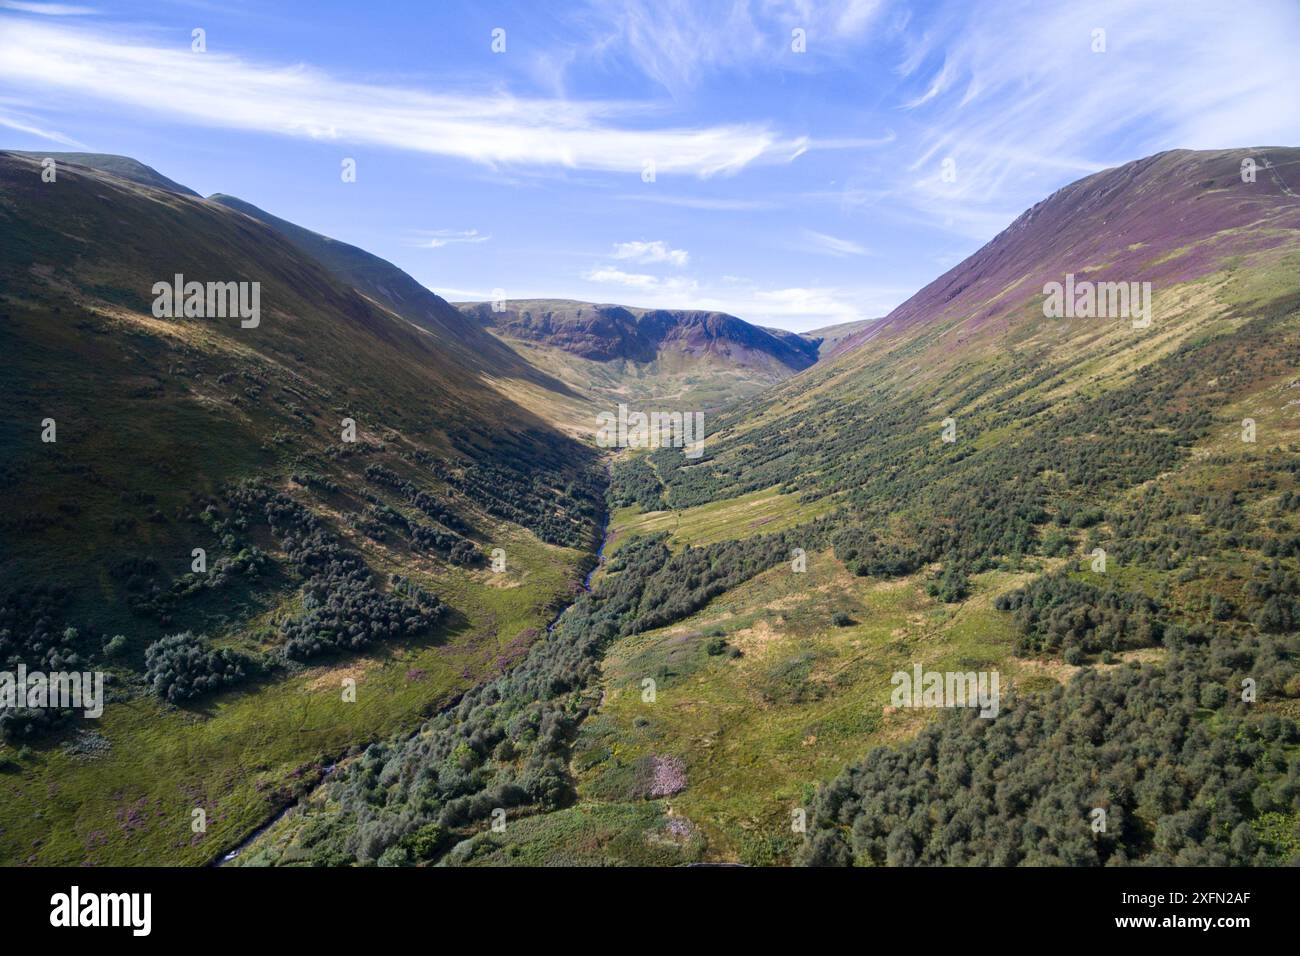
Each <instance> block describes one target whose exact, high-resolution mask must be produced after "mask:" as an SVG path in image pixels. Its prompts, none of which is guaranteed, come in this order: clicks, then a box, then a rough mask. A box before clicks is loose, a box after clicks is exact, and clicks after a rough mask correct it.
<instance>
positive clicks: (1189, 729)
mask: <svg viewBox="0 0 1300 956" xmlns="http://www.w3.org/2000/svg"><path fill="white" fill-rule="evenodd" d="M1246 155H1250V156H1255V157H1259V158H1260V159H1261V160H1262V159H1267V160H1268V162H1269V165H1268V166H1267V167H1263V168H1262V169H1261V175H1260V177H1259V179H1258V181H1257V182H1255V183H1245V182H1242V180H1241V177H1240V176H1238V175H1236V173H1235V170H1237V169H1239V164H1240V159H1241V157H1242V156H1246ZM1298 160H1300V150H1293V149H1268V150H1263V149H1257V150H1249V151H1247V150H1238V151H1231V152H1221V153H1220V152H1210V153H1190V152H1182V151H1180V152H1176V153H1167V154H1161V155H1159V156H1156V157H1152V158H1150V159H1147V160H1142V161H1139V162H1136V163H1131V164H1128V165H1126V166H1123V167H1119V168H1117V169H1114V170H1109V171H1107V172H1105V173H1101V174H1098V175H1096V176H1092V177H1089V178H1088V179H1085V180H1082V181H1081V182H1080V183H1076V184H1074V185H1073V186H1070V187H1067V188H1066V189H1064V190H1061V191H1060V192H1058V193H1057V194H1056V195H1054V196H1053V197H1051V198H1049V199H1048V200H1046V201H1044V202H1043V203H1040V204H1039V205H1038V206H1036V207H1034V209H1033V210H1030V211H1029V212H1027V213H1026V214H1025V215H1024V216H1022V217H1021V218H1020V219H1019V220H1017V223H1016V224H1015V225H1013V226H1012V227H1011V228H1009V229H1008V230H1007V231H1005V232H1004V233H1002V234H1001V235H999V236H998V237H997V238H995V239H994V240H993V241H992V242H990V243H989V244H988V245H987V246H985V247H984V248H983V249H981V250H980V251H979V252H977V253H976V254H975V255H974V256H972V257H971V258H970V259H968V260H967V261H965V262H963V263H962V264H960V265H959V266H957V267H956V268H955V269H954V270H952V271H951V272H949V273H947V274H946V275H945V276H943V277H941V278H940V279H938V280H936V281H935V282H934V283H932V284H931V285H929V286H927V287H926V289H924V290H922V291H921V292H920V293H918V295H917V296H915V297H914V298H913V299H911V300H909V301H908V302H906V303H904V304H903V305H902V306H900V307H899V308H898V309H897V310H895V312H894V313H892V314H891V315H890V316H888V317H887V318H886V319H885V320H884V321H883V322H882V323H879V324H878V325H873V326H870V327H868V328H866V329H864V330H861V331H860V332H859V333H858V334H857V335H856V336H855V338H856V344H855V342H854V339H848V340H846V341H845V342H844V343H843V344H841V346H840V348H839V350H838V353H837V356H836V357H834V358H833V359H832V360H831V361H830V362H828V363H819V364H818V365H816V366H814V367H812V368H811V369H808V370H806V371H804V372H803V373H802V374H799V375H796V376H794V377H792V378H790V379H789V380H787V381H784V382H782V383H780V384H778V385H776V386H775V387H773V388H771V389H769V390H767V391H765V392H764V393H762V394H760V395H757V396H755V397H753V398H751V399H749V400H747V401H744V402H739V403H737V404H735V405H733V406H732V407H731V408H729V409H728V410H726V411H725V412H724V413H723V414H722V415H721V416H718V417H717V418H716V419H715V420H714V423H713V426H712V429H711V433H710V435H709V438H708V440H707V441H706V443H705V454H704V456H703V458H701V459H697V460H691V459H687V458H684V457H683V456H682V454H681V452H680V451H679V450H676V449H666V450H662V451H659V452H656V453H653V454H651V455H648V456H644V457H638V458H632V459H620V460H618V461H616V462H615V464H614V469H613V486H612V488H611V492H610V498H611V502H612V503H613V504H614V505H616V506H617V507H616V510H615V512H614V519H613V522H612V525H611V531H612V533H613V542H612V543H611V544H610V545H609V547H608V549H607V550H608V553H609V555H610V558H609V561H608V563H607V565H606V566H605V567H604V568H603V569H602V570H601V571H600V572H599V573H598V574H597V576H596V578H595V582H594V590H593V592H592V593H591V594H590V595H587V596H584V597H583V598H581V599H580V600H579V602H577V603H576V604H575V605H574V607H573V608H571V609H570V610H569V611H568V612H567V613H566V614H565V615H564V616H563V617H562V618H561V619H560V622H559V624H558V626H557V628H556V631H555V633H554V635H553V636H552V638H551V639H549V640H548V641H547V642H546V643H545V644H539V645H538V646H537V647H536V648H535V649H534V651H533V652H532V653H531V654H530V655H529V657H528V659H527V660H526V661H525V662H524V664H522V665H521V667H520V668H519V669H517V670H516V671H514V672H512V673H511V674H510V675H507V676H504V677H502V678H500V679H498V680H497V681H494V682H491V683H489V684H485V685H483V686H482V687H480V688H477V689H476V690H475V692H474V693H473V694H471V695H470V696H468V697H467V699H466V702H465V703H463V704H462V707H461V708H459V709H458V711H457V712H455V713H452V714H447V715H443V716H441V717H439V718H437V719H436V720H433V721H430V722H429V723H428V724H426V726H425V727H424V729H423V731H422V733H421V734H420V735H419V736H417V737H415V738H394V739H393V740H391V741H390V742H389V743H387V744H386V745H385V746H384V747H382V748H378V749H376V750H374V751H372V752H371V753H370V754H368V755H367V758H366V760H365V761H364V762H361V763H359V764H358V765H356V766H355V767H352V768H349V769H348V770H347V771H346V772H345V773H344V774H343V775H342V776H341V777H340V778H339V779H337V780H335V781H334V782H333V783H332V784H331V785H330V786H328V787H326V788H321V789H320V790H318V791H317V792H316V793H315V794H313V796H312V797H311V798H310V800H309V801H307V802H306V803H304V804H303V807H302V810H301V811H300V812H299V813H298V814H296V815H292V816H291V817H289V818H286V820H285V821H283V823H282V824H281V825H280V826H278V827H276V828H274V829H273V830H272V831H271V832H270V833H269V834H268V835H267V837H266V838H265V839H264V840H262V841H260V842H259V844H258V846H257V847H256V848H255V852H254V853H253V854H252V855H251V856H250V857H249V858H248V862H251V863H290V862H298V863H304V862H314V863H322V862H337V861H340V860H348V861H354V860H355V861H361V862H367V861H372V860H378V861H380V862H383V863H386V864H392V865H409V864H427V863H432V862H438V863H445V864H455V865H476V864H511V863H518V864H534V865H535V864H574V863H610V862H617V863H642V864H645V863H683V862H693V861H700V860H714V861H739V862H746V863H753V864H764V863H789V862H800V863H808V864H823V865H843V864H850V863H853V864H858V865H917V864H920V865H935V864H949V865H972V864H975V865H1002V866H1005V865H1018V864H1040V865H1041V864H1062V863H1065V864H1071V865H1102V864H1111V865H1114V864H1126V863H1148V864H1164V865H1168V864H1175V863H1176V864H1182V865H1204V864H1207V863H1208V864H1223V863H1237V864H1252V865H1271V864H1278V863H1286V862H1295V861H1296V859H1297V858H1298V857H1297V853H1300V785H1298V784H1297V781H1300V733H1298V732H1297V727H1296V720H1297V718H1298V717H1300V675H1298V674H1297V668H1296V660H1297V659H1298V655H1300V644H1298V643H1297V636H1296V634H1297V632H1296V622H1297V621H1300V483H1298V482H1300V466H1298V465H1297V462H1300V455H1298V452H1300V399H1298V398H1297V395H1300V391H1298V390H1300V379H1298V378H1297V369H1298V368H1300V280H1297V276H1300V231H1297V226H1298V225H1300V200H1297V199H1296V198H1295V196H1294V192H1295V190H1296V188H1297V187H1298V186H1300V178H1298V177H1300V163H1298V162H1297V161H1298ZM1261 166H1262V163H1261ZM1067 273H1068V274H1073V275H1075V276H1076V277H1079V278H1081V279H1084V280H1095V281H1124V282H1134V281H1136V282H1144V281H1149V282H1151V283H1152V292H1153V297H1154V298H1153V301H1152V309H1151V312H1150V318H1151V321H1150V323H1149V324H1142V323H1138V324H1137V325H1136V326H1135V324H1134V321H1133V319H1132V317H1123V316H1115V315H1110V316H1106V317H1101V318H1073V319H1065V318H1048V317H1047V316H1045V315H1044V307H1043V305H1044V298H1045V293H1044V285H1045V284H1046V283H1048V282H1052V281H1058V282H1059V281H1062V280H1063V279H1064V278H1065V275H1066V274H1067ZM1247 420H1248V421H1247ZM796 549H798V550H796ZM801 565H802V566H801ZM915 667H920V668H924V669H926V670H932V671H939V672H941V673H946V672H962V673H965V672H970V673H972V674H973V675H974V674H976V673H978V674H980V675H983V676H984V677H988V676H989V675H990V674H991V673H997V674H999V675H1000V677H1001V679H1002V681H1003V683H1002V694H1003V697H1002V700H1001V703H1000V711H999V713H1000V715H1001V716H999V717H998V718H997V719H995V720H988V721H986V720H982V719H981V718H980V717H979V716H977V715H976V713H975V712H974V711H968V710H965V709H951V710H949V709H943V708H940V709H938V710H934V709H931V710H923V709H911V708H908V707H906V706H902V707H899V706H894V705H893V704H892V703H891V700H892V699H893V698H892V695H891V683H892V682H891V676H892V675H893V674H894V673H895V672H898V671H901V672H903V673H906V674H910V673H911V672H912V670H913V668H915ZM525 717H526V718H527V720H529V721H536V722H540V723H539V724H538V726H541V727H544V728H549V729H550V731H552V732H548V733H546V734H542V735H539V736H538V737H537V738H532V737H526V738H521V737H519V736H518V735H517V734H515V733H514V732H513V731H512V728H514V727H516V726H518V724H519V722H520V721H522V720H524V719H525ZM451 754H460V755H461V759H462V761H463V762H462V766H463V767H468V768H470V769H471V770H472V773H473V775H474V777H473V783H472V784H471V785H469V786H467V787H466V786H461V785H460V782H459V781H451V780H444V779H443V778H442V777H441V776H439V777H438V780H437V782H436V783H431V784H429V785H428V786H425V787H422V788H419V789H416V788H413V787H408V786H405V785H403V784H400V783H399V784H397V785H392V786H387V785H384V784H383V783H382V781H386V780H387V781H408V780H417V779H423V778H424V777H425V776H427V774H429V773H430V771H431V770H432V768H435V767H439V766H442V765H444V761H446V760H447V759H448V757H449V755H451ZM543 768H544V770H543ZM521 774H522V776H521ZM493 807H504V808H508V811H507V812H508V816H509V819H510V820H511V821H512V823H511V824H510V825H509V826H508V827H507V828H506V830H505V831H502V832H493V831H491V830H489V829H488V828H487V827H486V825H485V821H486V819H487V817H488V815H489V813H490V812H491V808H493ZM1097 810H1102V811H1104V813H1105V814H1106V819H1107V820H1108V821H1109V825H1108V826H1107V827H1106V828H1104V829H1102V830H1097V829H1096V828H1095V827H1094V826H1093V823H1094V821H1095V820H1096V819H1097V815H1096V811H1097ZM801 824H802V826H801Z"/></svg>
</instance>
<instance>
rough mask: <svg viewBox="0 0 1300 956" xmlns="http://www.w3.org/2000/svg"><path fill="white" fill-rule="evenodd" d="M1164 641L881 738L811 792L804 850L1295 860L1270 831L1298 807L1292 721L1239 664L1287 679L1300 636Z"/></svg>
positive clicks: (1071, 861) (868, 860)
mask: <svg viewBox="0 0 1300 956" xmlns="http://www.w3.org/2000/svg"><path fill="white" fill-rule="evenodd" d="M1166 644H1167V645H1168V646H1169V648H1170V652H1169V656H1168V659H1167V661H1166V662H1165V663H1164V664H1163V665H1161V666H1151V665H1146V666H1139V665H1129V664H1126V665H1122V666H1119V667H1114V668H1107V669H1105V670H1097V669H1092V668H1088V669H1085V670H1083V671H1080V672H1079V674H1078V675H1076V676H1075V677H1074V678H1073V679H1072V680H1071V681H1070V683H1069V684H1067V685H1065V686H1063V687H1062V686H1058V687H1056V688H1054V689H1053V690H1052V691H1051V692H1050V693H1048V694H1046V695H1044V696H1042V697H1034V696H1030V697H1018V698H1015V699H1013V700H1012V701H1011V702H1010V704H1009V705H1007V706H1004V708H1003V710H1002V712H1001V713H1000V714H999V715H998V717H997V718H996V719H994V720H985V719H982V718H980V717H979V716H977V714H976V713H975V712H973V711H967V710H958V711H947V712H945V713H944V714H943V715H942V716H941V717H940V718H939V719H938V720H936V721H935V723H933V724H932V725H930V726H929V727H927V728H926V729H925V730H923V731H922V732H921V733H920V735H919V736H918V737H917V738H916V739H914V740H912V741H911V742H908V743H905V744H903V745H902V746H900V747H898V748H897V749H892V748H887V747H880V748H876V749H874V750H872V751H871V752H870V753H869V754H868V755H867V757H866V758H865V759H864V760H862V761H861V762H860V763H858V764H856V765H854V766H852V767H850V768H849V769H847V770H846V771H845V772H844V773H842V774H841V775H840V776H838V777H837V778H836V779H834V780H833V781H831V782H830V783H829V784H827V785H825V786H823V787H822V788H821V789H820V790H819V791H818V793H817V796H816V798H815V799H814V801H813V803H812V806H811V807H810V808H809V809H808V829H807V834H806V840H805V843H804V845H803V847H802V849H801V850H800V853H799V860H800V862H802V863H805V864H809V865H823V866H825V865H850V864H853V865H859V866H873V865H874V866H882V865H883V866H916V865H920V866H929V865H946V866H1014V865H1031V866H1032V865H1039V866H1041V865H1051V864H1058V865H1059V864H1066V865H1071V866H1100V865H1116V864H1135V863H1143V864H1154V865H1164V866H1168V865H1186V866H1206V865H1227V864H1237V865H1260V864H1278V863H1289V864H1290V865H1297V864H1300V855H1297V851H1296V849H1295V847H1294V846H1293V845H1291V844H1290V843H1289V842H1288V841H1287V840H1286V839H1285V838H1283V837H1278V836H1276V835H1275V834H1278V833H1280V832H1284V831H1285V822H1286V821H1287V820H1291V821H1294V820H1295V819H1296V814H1297V812H1300V757H1298V756H1297V749H1296V745H1297V743H1300V735H1298V734H1297V729H1296V725H1295V723H1294V721H1292V720H1291V719H1290V718H1289V717H1284V716H1281V715H1280V714H1279V713H1278V712H1277V711H1276V710H1274V709H1271V708H1268V707H1266V706H1263V705H1262V704H1261V703H1246V702H1243V700H1242V699H1241V694H1242V690H1241V688H1242V681H1243V680H1244V679H1245V678H1251V679H1253V680H1255V681H1256V682H1257V686H1258V694H1259V698H1258V700H1259V701H1261V702H1262V701H1276V700H1278V699H1280V698H1281V697H1282V696H1283V695H1284V694H1286V693H1287V692H1288V690H1287V683H1286V682H1287V681H1288V679H1293V677H1294V673H1295V665H1294V661H1295V656H1296V655H1297V653H1300V639H1298V638H1297V636H1296V635H1295V634H1291V635H1287V636H1285V637H1281V636H1271V635H1266V636H1262V637H1255V638H1251V639H1248V640H1241V639H1240V638H1237V637H1233V636H1231V635H1228V634H1223V633H1213V632H1207V631H1198V632H1195V633H1183V632H1181V631H1176V630H1173V631H1171V633H1170V636H1169V638H1168V639H1167V641H1166ZM1290 692H1292V693H1295V692H1300V688H1296V687H1295V686H1294V685H1292V686H1291V688H1290ZM1209 709H1212V710H1213V711H1214V714H1213V717H1212V719H1205V717H1206V711H1207V710H1209ZM1098 811H1101V814H1099V813H1098ZM1102 814H1104V816H1103V815H1102ZM1099 823H1100V824H1101V827H1104V829H1103V828H1101V827H1099V826H1098V824H1099ZM1291 826H1292V827H1294V823H1292V824H1291Z"/></svg>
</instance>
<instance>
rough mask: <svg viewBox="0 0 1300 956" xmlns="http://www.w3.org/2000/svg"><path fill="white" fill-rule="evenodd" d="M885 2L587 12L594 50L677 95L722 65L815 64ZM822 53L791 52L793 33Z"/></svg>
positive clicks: (630, 1)
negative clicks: (800, 32) (809, 54)
mask: <svg viewBox="0 0 1300 956" xmlns="http://www.w3.org/2000/svg"><path fill="white" fill-rule="evenodd" d="M885 5H886V4H885V0H794V2H777V0H759V2H751V0H715V2H710V3H701V2H699V0H618V2H613V0H598V2H592V3H589V4H587V6H586V7H585V8H584V9H583V10H582V12H581V14H579V15H578V16H577V19H580V20H581V21H583V23H584V26H585V27H586V29H587V30H588V31H590V34H591V36H592V37H593V39H592V40H591V42H590V43H589V46H590V48H591V51H593V52H594V53H595V54H596V55H597V56H603V57H605V58H606V59H609V60H617V61H619V62H628V63H632V64H634V65H635V66H636V67H637V69H639V70H640V71H641V72H642V73H643V74H644V75H646V76H647V77H649V78H650V79H652V80H653V81H655V82H656V83H658V84H660V85H661V86H663V87H664V89H666V90H668V92H669V93H671V94H672V95H674V96H681V95H683V94H685V93H686V91H687V90H689V89H690V88H691V87H693V86H696V85H697V84H698V83H699V82H700V80H701V79H702V78H703V76H704V75H705V74H707V73H710V72H715V71H720V70H745V69H749V68H751V67H759V68H763V67H766V68H772V67H776V66H780V67H781V68H784V69H816V68H818V67H819V66H820V65H822V64H824V63H826V61H827V59H828V58H830V57H832V56H833V55H835V54H837V53H839V52H841V51H843V50H844V49H845V48H846V47H847V46H848V45H850V44H852V43H853V42H854V41H856V40H858V39H860V38H861V37H862V35H863V34H864V33H865V32H866V31H867V30H868V29H869V28H870V26H871V25H872V23H873V22H874V20H875V19H876V15H877V14H878V13H879V12H880V11H881V10H882V9H883V8H884V7H885ZM796 29H798V30H801V31H802V33H803V38H804V42H805V44H806V45H810V46H811V48H812V49H814V50H817V51H818V52H819V54H820V57H803V56H800V55H797V54H794V55H792V53H793V51H792V48H791V43H792V38H793V37H792V32H793V31H794V30H796Z"/></svg>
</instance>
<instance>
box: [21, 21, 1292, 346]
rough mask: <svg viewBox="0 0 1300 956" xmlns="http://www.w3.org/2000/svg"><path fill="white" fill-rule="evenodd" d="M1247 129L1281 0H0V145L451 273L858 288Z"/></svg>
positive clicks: (903, 276) (924, 278) (812, 312)
mask: <svg viewBox="0 0 1300 956" xmlns="http://www.w3.org/2000/svg"><path fill="white" fill-rule="evenodd" d="M195 28H201V29H203V30H204V31H205V39H206V52H195V51H194V50H193V49H192V31H193V30H194V29H195ZM498 29H500V30H504V31H505V32H504V41H505V49H504V52H494V51H493V49H492V45H493V31H494V30H498ZM796 30H798V31H803V34H802V35H803V36H804V37H805V49H804V50H803V52H797V51H796V50H795V49H793V47H794V46H795V45H796V34H795V31H796ZM1097 30H1104V31H1105V35H1104V47H1105V49H1104V51H1096V52H1095V51H1094V47H1095V46H1098V45H1099V43H1098V35H1097V34H1096V33H1095V31H1097ZM1261 145H1274V146H1276V145H1300V2H1296V0H1260V2H1254V3H1251V4H1248V5H1241V4H1235V3H1230V2H1226V0H1221V2H1202V0H1178V2H1168V3H1165V2H1156V0H1107V2H1095V3H1086V2H1061V3H1054V2H1051V0H1035V2H1023V3H1022V2H980V3H974V2H970V0H959V2H952V3H948V2H924V3H920V2H918V3H907V2H902V0H841V2H813V0H803V2H789V3H777V2H767V0H749V2H731V0H726V2H708V0H694V2H685V0H611V2H601V3H583V2H568V3H561V2H558V0H557V2H555V3H549V2H548V3H544V4H543V3H537V2H535V0H528V2H519V3H496V2H473V3H470V2H459V0H437V2H422V3H416V2H411V3H397V2H394V3H381V2H371V3H332V2H323V0H311V2H303V3H295V2H278V3H275V4H269V3H265V2H230V0H211V2H203V0H193V2H153V3H147V4H145V3H131V2H115V3H100V2H97V0H85V2H78V0H69V2H65V3H39V2H20V0H0V146H2V147H9V148H19V149H35V150H40V149H49V150H56V149H57V150H63V149H86V150H92V151H96V152H110V153H123V154H126V155H129V156H133V157H135V158H137V159H139V160H141V161H142V162H145V163H147V164H149V165H151V166H154V167H155V168H157V169H158V170H159V171H161V172H162V173H164V174H166V175H168V176H170V177H172V178H173V179H176V180H178V181H180V182H182V183H185V184H186V185H188V186H191V187H192V188H194V189H196V190H197V191H199V192H200V193H202V194H204V195H208V194H211V193H214V192H224V193H229V194H232V195H235V196H238V197H240V198H242V199H245V200H247V201H249V202H252V203H254V204H256V205H259V206H261V207H263V208H264V209H266V210H268V211H269V212H272V213H274V214H276V215H279V216H282V217H284V218H287V219H290V220H292V221H294V222H297V223H300V224H302V225H304V226H307V227H309V228H312V229H316V230H318V231H320V232H323V233H326V234H327V235H331V236H334V237H337V238H339V239H343V240H345V241H348V242H352V243H355V244H357V245H359V246H362V247H364V248H366V249H369V250H371V251H372V252H375V253H377V254H379V255H381V256H383V257H384V258H387V259H389V260H391V261H393V262H395V263H397V264H398V265H399V266H401V267H402V268H403V269H405V270H406V271H408V272H409V273H411V274H412V275H413V276H415V277H416V278H417V279H418V280H420V281H421V282H423V283H424V284H425V285H427V286H428V287H429V288H431V289H433V290H434V291H436V292H438V293H439V294H441V295H443V296H446V297H447V298H450V299H453V300H460V299H482V298H487V297H489V296H490V295H492V294H493V290H496V289H500V290H502V291H503V292H504V293H505V294H506V295H507V296H508V297H511V298H530V297H565V298H577V299H588V300H594V301H601V302H620V303H625V304H629V305H639V306H662V307H677V308H712V309H722V310H725V311H729V312H732V313H734V314H736V315H739V316H741V317H742V318H745V319H747V320H749V321H752V322H756V323H759V324H763V325H771V326H778V327H782V328H789V329H795V330H805V329H811V328H815V327H818V326H822V325H828V324H833V323H837V322H844V321H851V320H854V319H866V318H875V317H877V316H879V315H882V314H884V313H885V312H887V311H888V310H889V309H890V308H892V307H893V306H895V305H897V304H898V303H899V302H901V301H903V300H904V299H905V298H907V297H908V296H909V295H910V294H911V293H913V292H915V291H916V290H917V289H918V288H920V287H921V286H922V285H924V284H925V283H926V282H928V281H930V280H931V279H933V278H935V277H936V276H937V275H939V274H940V273H942V272H943V271H945V270H946V269H947V268H949V267H951V266H952V265H954V264H956V263H957V262H959V261H960V260H961V259H962V258H964V257H965V256H967V255H969V254H970V253H971V252H973V251H974V250H975V249H977V248H978V247H979V246H980V245H982V244H983V243H984V242H986V241H988V240H989V239H991V238H992V237H993V236H994V235H996V234H997V232H998V231H1000V230H1001V229H1002V228H1004V227H1005V226H1006V225H1008V224H1009V223H1010V222H1011V221H1012V219H1014V218H1015V216H1016V215H1018V214H1019V213H1020V212H1021V211H1023V210H1024V209H1025V208H1027V207H1028V206H1031V205H1032V204H1033V203H1035V202H1037V201H1039V200H1040V199H1043V198H1045V197H1046V196H1047V195H1049V194H1050V193H1051V192H1052V191H1053V190H1055V189H1057V188H1059V187H1060V186H1062V185H1064V184H1066V183H1068V182H1071V181H1073V180H1075V179H1078V178H1080V177H1081V176H1085V175H1087V174H1088V173H1090V172H1094V171H1096V170H1099V169H1103V168H1105V167H1107V166H1113V165H1116V164H1118V163H1122V162H1126V161H1128V160H1131V159H1136V158H1139V157H1141V156H1145V155H1148V154H1150V153H1153V152H1156V151H1159V150H1162V149H1168V148H1174V147H1190V148H1230V147H1249V146H1261ZM347 158H351V159H354V160H355V161H356V168H357V179H356V182H354V183H345V182H343V181H342V177H341V176H340V170H341V164H342V162H343V160H344V159H347ZM647 161H650V162H652V163H653V164H654V175H653V179H652V181H647V178H649V177H648V176H647V175H646V169H647V167H646V163H647Z"/></svg>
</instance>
